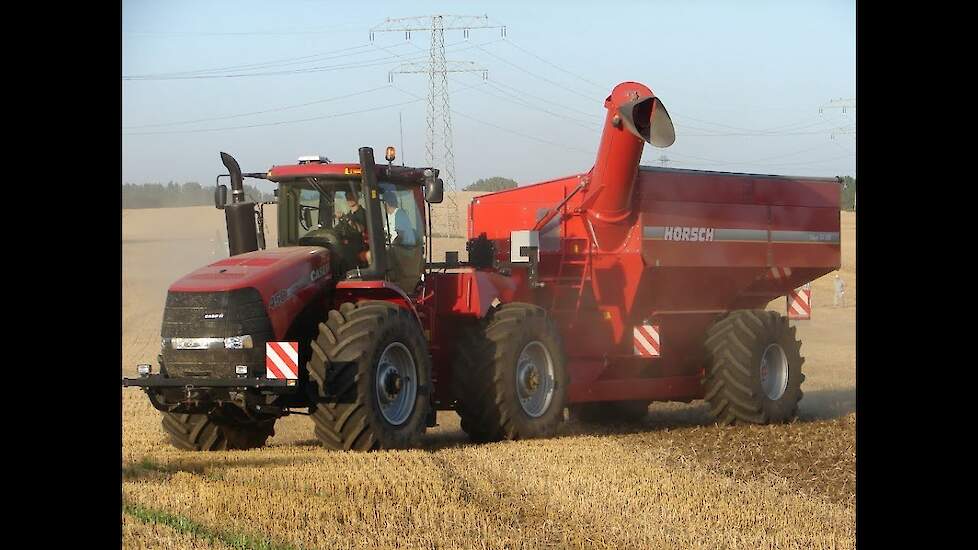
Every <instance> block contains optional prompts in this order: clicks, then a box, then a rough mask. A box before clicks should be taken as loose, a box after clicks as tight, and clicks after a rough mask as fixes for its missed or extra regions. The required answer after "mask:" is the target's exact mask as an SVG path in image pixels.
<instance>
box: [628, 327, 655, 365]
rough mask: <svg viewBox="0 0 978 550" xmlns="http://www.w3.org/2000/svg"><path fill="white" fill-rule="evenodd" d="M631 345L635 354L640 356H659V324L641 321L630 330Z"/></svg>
mask: <svg viewBox="0 0 978 550" xmlns="http://www.w3.org/2000/svg"><path fill="white" fill-rule="evenodd" d="M632 346H633V348H634V350H635V355H638V356H641V357H659V356H660V355H661V353H660V350H661V349H662V348H661V345H660V343H659V325H650V324H647V323H643V324H641V325H638V326H637V327H635V328H634V329H633V330H632Z"/></svg>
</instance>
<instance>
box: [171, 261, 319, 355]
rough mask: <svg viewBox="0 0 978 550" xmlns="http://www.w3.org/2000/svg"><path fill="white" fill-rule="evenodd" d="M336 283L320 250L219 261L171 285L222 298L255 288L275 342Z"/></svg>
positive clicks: (173, 290) (176, 289) (179, 290)
mask: <svg viewBox="0 0 978 550" xmlns="http://www.w3.org/2000/svg"><path fill="white" fill-rule="evenodd" d="M331 281H332V274H331V270H330V263H329V252H328V251H327V250H326V249H325V248H321V247H318V246H292V247H286V248H274V249H271V250H256V251H254V252H248V253H245V254H239V255H237V256H232V257H230V258H225V259H223V260H219V261H217V262H214V263H212V264H210V265H207V266H204V267H202V268H200V269H198V270H196V271H193V272H191V273H189V274H187V275H185V276H184V277H183V278H181V279H180V280H178V281H177V282H175V283H173V284H172V285H171V286H170V289H169V291H170V295H171V296H173V295H174V293H184V292H186V293H195V294H209V293H223V292H228V291H232V290H237V289H243V288H254V289H255V290H257V291H258V293H259V294H260V295H261V299H262V302H263V303H264V304H265V308H266V311H267V313H268V317H269V319H270V320H271V322H272V326H273V329H274V331H275V335H276V337H282V336H283V335H284V334H285V332H286V330H287V329H288V327H289V326H290V324H291V322H292V319H294V318H295V316H296V315H298V313H299V312H300V311H302V309H303V308H304V307H305V306H306V305H308V304H309V301H310V300H312V299H313V298H315V296H316V295H318V294H319V293H320V292H321V291H322V290H323V289H324V288H326V287H327V285H329V284H330V283H331Z"/></svg>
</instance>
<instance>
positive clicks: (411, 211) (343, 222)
mask: <svg viewBox="0 0 978 550" xmlns="http://www.w3.org/2000/svg"><path fill="white" fill-rule="evenodd" d="M377 187H378V191H379V193H380V198H381V200H382V203H381V220H380V224H381V226H382V227H383V229H384V233H385V235H384V236H385V241H386V242H387V244H388V245H391V244H398V245H402V246H408V247H415V246H420V245H422V244H423V242H424V230H423V222H422V219H421V212H420V210H419V207H418V204H417V201H416V197H415V190H414V189H412V188H410V187H406V186H401V185H394V184H392V183H390V182H385V181H380V182H378V184H377ZM279 195H280V196H279V203H280V206H279V236H280V238H279V241H280V242H279V246H288V245H294V244H297V243H298V241H299V239H301V238H302V237H304V236H306V235H308V234H309V233H311V232H314V231H316V230H319V229H336V228H338V227H339V226H342V228H343V229H348V228H349V227H353V228H355V229H356V230H357V231H358V232H360V233H363V234H364V236H366V232H367V220H366V210H365V207H366V204H365V203H364V201H363V197H362V196H361V193H360V180H358V179H337V178H331V179H327V178H315V177H309V178H300V179H296V180H293V181H289V182H283V183H282V186H281V189H280V192H279Z"/></svg>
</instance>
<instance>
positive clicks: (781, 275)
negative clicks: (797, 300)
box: [764, 267, 791, 282]
mask: <svg viewBox="0 0 978 550" xmlns="http://www.w3.org/2000/svg"><path fill="white" fill-rule="evenodd" d="M788 277H791V268H790V267H772V268H770V269H768V270H767V271H765V272H764V278H765V279H769V280H774V281H778V282H781V281H785V280H787V279H788Z"/></svg>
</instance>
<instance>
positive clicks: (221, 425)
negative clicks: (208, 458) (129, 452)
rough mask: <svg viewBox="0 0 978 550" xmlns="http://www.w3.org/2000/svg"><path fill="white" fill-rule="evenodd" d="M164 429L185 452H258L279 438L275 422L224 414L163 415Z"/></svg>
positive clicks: (171, 440)
mask: <svg viewBox="0 0 978 550" xmlns="http://www.w3.org/2000/svg"><path fill="white" fill-rule="evenodd" d="M163 429H164V430H166V432H167V433H168V434H169V435H170V442H171V443H172V444H173V446H174V447H176V448H178V449H181V450H184V451H229V450H235V449H237V450H244V449H257V448H259V447H263V446H265V442H266V441H267V440H268V438H269V437H270V436H272V435H275V419H274V418H271V419H267V420H262V421H247V420H239V419H232V418H230V417H229V416H228V415H222V414H220V413H214V414H211V415H206V414H175V413H163Z"/></svg>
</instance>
